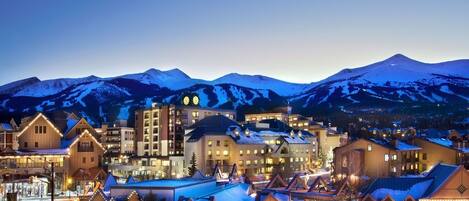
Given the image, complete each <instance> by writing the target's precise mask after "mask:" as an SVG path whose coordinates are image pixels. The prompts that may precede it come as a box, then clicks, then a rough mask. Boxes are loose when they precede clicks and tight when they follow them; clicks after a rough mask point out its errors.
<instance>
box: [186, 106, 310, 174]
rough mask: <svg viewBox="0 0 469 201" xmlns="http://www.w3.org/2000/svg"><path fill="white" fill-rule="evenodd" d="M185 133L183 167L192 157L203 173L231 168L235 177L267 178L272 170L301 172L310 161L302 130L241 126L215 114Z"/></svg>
mask: <svg viewBox="0 0 469 201" xmlns="http://www.w3.org/2000/svg"><path fill="white" fill-rule="evenodd" d="M186 132H187V134H186V136H185V139H186V140H185V142H186V144H185V154H184V157H185V161H186V164H188V163H189V162H190V160H191V156H192V155H193V154H195V155H196V157H197V168H198V169H199V170H205V172H210V171H212V170H213V169H214V168H215V167H219V168H221V169H222V171H223V172H225V173H229V172H228V170H230V169H231V167H232V166H234V165H235V166H236V167H237V170H238V174H245V175H247V176H249V177H258V176H268V175H270V174H271V173H272V171H274V167H282V168H283V169H282V170H278V171H285V172H287V171H290V172H291V173H294V172H300V171H303V172H305V171H309V169H310V167H311V164H312V162H313V160H314V159H313V158H312V157H311V156H312V155H311V152H312V146H311V143H310V142H309V141H308V140H307V139H306V136H307V135H309V133H307V132H304V131H298V130H293V129H291V130H290V132H281V131H273V130H269V129H268V127H267V128H266V127H264V128H260V129H259V128H256V127H251V126H248V125H244V126H243V125H240V124H238V123H237V122H235V121H233V120H231V119H229V118H227V117H226V116H222V115H219V116H211V117H207V118H205V119H202V120H200V121H199V122H197V123H195V124H194V125H192V126H191V127H189V128H188V129H187V131H186ZM280 165H281V166H280Z"/></svg>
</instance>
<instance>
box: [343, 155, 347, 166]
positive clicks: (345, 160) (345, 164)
mask: <svg viewBox="0 0 469 201" xmlns="http://www.w3.org/2000/svg"><path fill="white" fill-rule="evenodd" d="M347 165H348V162H347V157H346V156H344V157H342V167H347Z"/></svg>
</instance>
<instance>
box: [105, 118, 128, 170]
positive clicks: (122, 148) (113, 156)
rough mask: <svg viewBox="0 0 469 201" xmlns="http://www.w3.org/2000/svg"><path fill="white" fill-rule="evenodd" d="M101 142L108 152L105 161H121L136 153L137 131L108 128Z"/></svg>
mask: <svg viewBox="0 0 469 201" xmlns="http://www.w3.org/2000/svg"><path fill="white" fill-rule="evenodd" d="M101 142H102V144H103V146H104V147H105V148H106V150H107V151H106V154H105V161H106V162H107V163H110V162H111V161H113V160H119V158H122V157H123V156H130V155H133V154H134V153H135V130H134V128H130V127H117V126H113V127H106V128H105V131H104V132H103V135H102V137H101Z"/></svg>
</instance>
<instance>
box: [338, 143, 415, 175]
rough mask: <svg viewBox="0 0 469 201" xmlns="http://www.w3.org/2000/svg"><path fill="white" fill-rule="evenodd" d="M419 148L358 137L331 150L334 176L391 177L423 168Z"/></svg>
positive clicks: (406, 144)
mask: <svg viewBox="0 0 469 201" xmlns="http://www.w3.org/2000/svg"><path fill="white" fill-rule="evenodd" d="M421 150H422V148H421V147H418V146H414V145H411V144H408V143H406V142H404V141H401V140H397V139H396V140H386V139H376V138H370V139H364V138H360V139H358V140H355V141H353V142H351V143H349V144H347V145H344V146H342V147H337V148H335V149H334V162H333V164H334V166H333V168H334V172H333V174H334V176H335V177H336V178H338V179H341V178H343V177H347V176H350V175H354V176H358V177H362V176H367V177H373V178H377V177H391V176H400V175H407V174H417V173H420V172H421V171H422V165H421V160H420V156H421Z"/></svg>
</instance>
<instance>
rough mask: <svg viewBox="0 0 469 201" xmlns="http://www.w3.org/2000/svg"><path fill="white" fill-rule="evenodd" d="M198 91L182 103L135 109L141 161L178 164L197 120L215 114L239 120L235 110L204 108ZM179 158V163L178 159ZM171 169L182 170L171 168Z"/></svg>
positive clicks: (182, 99) (137, 150)
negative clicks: (186, 132)
mask: <svg viewBox="0 0 469 201" xmlns="http://www.w3.org/2000/svg"><path fill="white" fill-rule="evenodd" d="M200 101H201V100H200V98H199V96H197V95H196V94H185V95H183V96H182V97H181V101H180V104H170V105H164V104H157V103H154V104H153V105H152V107H151V108H144V109H140V110H137V111H135V134H136V153H137V157H140V160H141V161H140V162H139V164H142V166H144V165H149V166H154V165H153V164H155V165H156V164H169V165H170V166H171V165H173V164H178V163H179V162H180V163H181V164H180V165H181V167H182V163H183V162H181V161H180V159H183V154H184V134H185V128H188V127H189V126H191V125H192V124H194V123H195V122H198V121H199V120H201V119H203V118H205V117H208V116H213V115H223V116H226V117H228V118H230V119H233V120H235V119H236V112H235V111H234V110H224V109H213V108H203V107H200ZM175 161H176V162H175ZM167 169H172V170H174V169H180V167H171V168H167Z"/></svg>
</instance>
